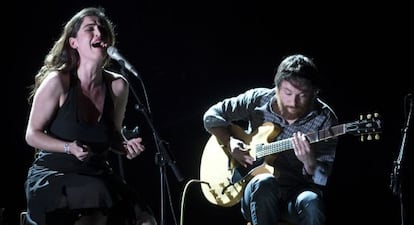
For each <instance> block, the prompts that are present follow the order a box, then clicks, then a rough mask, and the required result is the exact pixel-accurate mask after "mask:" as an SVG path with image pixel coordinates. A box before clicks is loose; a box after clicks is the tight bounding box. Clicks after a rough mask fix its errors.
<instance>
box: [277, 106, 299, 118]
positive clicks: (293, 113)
mask: <svg viewBox="0 0 414 225" xmlns="http://www.w3.org/2000/svg"><path fill="white" fill-rule="evenodd" d="M279 109H280V115H281V116H282V117H283V118H285V119H286V120H294V119H297V118H299V117H302V116H303V115H304V114H305V112H306V107H305V106H300V107H291V106H285V105H279Z"/></svg>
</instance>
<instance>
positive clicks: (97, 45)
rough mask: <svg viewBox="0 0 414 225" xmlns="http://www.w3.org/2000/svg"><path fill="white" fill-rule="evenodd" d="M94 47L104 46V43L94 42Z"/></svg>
mask: <svg viewBox="0 0 414 225" xmlns="http://www.w3.org/2000/svg"><path fill="white" fill-rule="evenodd" d="M92 47H94V48H98V47H102V44H101V42H96V43H93V44H92Z"/></svg>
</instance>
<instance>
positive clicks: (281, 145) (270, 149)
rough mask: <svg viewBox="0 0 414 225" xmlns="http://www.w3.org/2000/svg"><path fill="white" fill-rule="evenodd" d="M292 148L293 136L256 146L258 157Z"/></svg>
mask: <svg viewBox="0 0 414 225" xmlns="http://www.w3.org/2000/svg"><path fill="white" fill-rule="evenodd" d="M292 148H293V145H292V141H291V138H288V139H284V140H280V141H277V142H272V143H269V144H258V145H257V146H256V157H257V158H261V157H263V156H267V155H271V154H274V153H278V152H282V151H285V150H289V149H292Z"/></svg>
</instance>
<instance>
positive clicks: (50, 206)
mask: <svg viewBox="0 0 414 225" xmlns="http://www.w3.org/2000/svg"><path fill="white" fill-rule="evenodd" d="M77 87H78V86H77V85H76V81H74V82H71V87H70V89H69V92H68V96H67V98H66V101H65V103H64V104H63V105H62V107H61V108H60V109H59V110H58V111H57V114H56V116H55V118H54V119H53V121H52V122H51V124H50V127H49V128H48V129H47V131H46V132H47V133H48V134H49V135H51V136H55V137H57V138H59V139H61V140H65V141H67V142H72V141H75V140H77V141H79V142H81V143H82V144H86V145H88V146H90V147H91V153H90V155H89V156H88V158H87V159H86V160H84V161H80V160H78V159H77V158H76V157H75V156H73V155H70V154H65V153H56V152H47V151H44V150H40V151H39V152H38V153H37V155H36V158H35V160H34V162H33V164H32V166H31V167H30V168H29V170H28V175H27V180H26V182H25V190H26V198H27V211H28V214H27V215H28V217H27V220H28V221H29V222H30V223H32V224H39V225H43V224H47V223H49V222H48V220H49V219H53V216H52V217H50V218H49V215H54V214H53V212H59V211H60V212H66V214H64V215H72V217H70V218H67V220H72V221H70V222H69V221H68V224H71V223H73V220H76V219H77V218H76V217H77V216H78V215H80V214H84V213H87V212H88V211H90V210H97V209H98V210H102V211H103V212H105V213H110V210H109V209H111V208H114V206H116V204H118V203H119V202H122V201H124V200H128V201H129V200H131V199H135V200H133V201H138V197H137V195H136V193H135V192H134V191H133V190H132V189H131V188H130V187H129V186H128V185H126V183H125V182H124V181H123V180H122V179H121V178H120V177H118V176H117V174H115V173H114V172H113V171H112V168H111V167H110V165H109V163H108V160H107V157H108V151H109V150H108V149H109V147H110V146H111V145H112V143H111V141H112V140H118V141H119V140H120V139H119V138H118V139H116V138H114V136H115V132H114V131H115V129H114V124H113V118H114V117H113V111H114V109H113V108H114V105H113V101H112V98H111V94H110V91H109V89H108V88H109V85H106V95H105V103H104V110H103V114H102V116H101V118H100V120H99V121H98V122H97V123H93V124H91V123H87V122H85V121H83V120H82V119H81V117H80V116H79V115H78V113H77V112H78V104H77V102H76V99H77V98H76V97H77V96H76V95H77V93H78V90H77ZM68 209H69V210H68ZM67 212H71V214H68V213H67ZM47 215H48V216H47ZM55 215H57V214H55ZM59 220H65V218H60V219H59Z"/></svg>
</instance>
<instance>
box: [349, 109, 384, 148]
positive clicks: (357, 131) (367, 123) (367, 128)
mask: <svg viewBox="0 0 414 225" xmlns="http://www.w3.org/2000/svg"><path fill="white" fill-rule="evenodd" d="M381 123H382V121H381V118H380V115H379V114H378V113H373V114H371V113H369V114H367V115H366V116H364V115H360V117H359V120H357V121H354V122H352V123H349V124H347V126H346V129H347V130H348V131H349V132H350V133H352V134H354V135H358V136H360V138H361V141H362V142H363V141H365V140H368V141H371V140H373V139H375V140H379V139H380V133H381V132H382V127H381Z"/></svg>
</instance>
